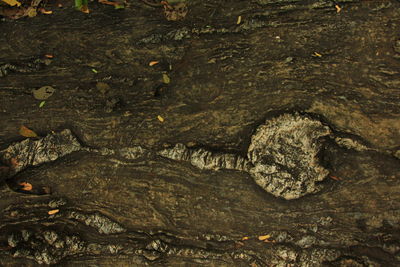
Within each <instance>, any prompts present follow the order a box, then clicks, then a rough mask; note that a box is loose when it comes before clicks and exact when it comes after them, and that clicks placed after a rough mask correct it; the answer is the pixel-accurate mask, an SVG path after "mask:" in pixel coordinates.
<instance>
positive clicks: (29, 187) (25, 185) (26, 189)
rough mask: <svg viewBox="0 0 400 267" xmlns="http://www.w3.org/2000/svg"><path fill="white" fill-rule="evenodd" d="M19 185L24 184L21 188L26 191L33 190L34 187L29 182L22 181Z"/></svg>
mask: <svg viewBox="0 0 400 267" xmlns="http://www.w3.org/2000/svg"><path fill="white" fill-rule="evenodd" d="M19 185H20V186H22V187H21V190H24V191H31V190H32V188H33V186H32V185H31V184H30V183H27V182H21V183H19Z"/></svg>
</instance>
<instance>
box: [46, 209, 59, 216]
mask: <svg viewBox="0 0 400 267" xmlns="http://www.w3.org/2000/svg"><path fill="white" fill-rule="evenodd" d="M59 211H60V210H59V209H55V210H49V211H48V212H47V213H48V214H49V215H53V214H56V213H58V212H59Z"/></svg>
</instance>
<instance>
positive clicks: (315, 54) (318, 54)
mask: <svg viewBox="0 0 400 267" xmlns="http://www.w3.org/2000/svg"><path fill="white" fill-rule="evenodd" d="M313 56H314V57H322V55H321V54H320V53H317V52H314V54H313Z"/></svg>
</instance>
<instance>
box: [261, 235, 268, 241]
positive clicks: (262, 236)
mask: <svg viewBox="0 0 400 267" xmlns="http://www.w3.org/2000/svg"><path fill="white" fill-rule="evenodd" d="M270 237H271V236H270V235H260V236H259V237H258V240H260V241H264V240H267V239H268V238H270Z"/></svg>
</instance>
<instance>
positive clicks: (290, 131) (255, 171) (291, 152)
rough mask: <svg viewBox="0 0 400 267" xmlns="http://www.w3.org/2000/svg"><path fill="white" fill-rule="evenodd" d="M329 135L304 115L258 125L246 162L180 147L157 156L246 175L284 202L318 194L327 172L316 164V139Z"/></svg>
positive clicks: (286, 117) (319, 123)
mask: <svg viewBox="0 0 400 267" xmlns="http://www.w3.org/2000/svg"><path fill="white" fill-rule="evenodd" d="M330 134H331V130H330V129H329V127H328V126H325V125H323V124H322V123H321V122H320V121H319V120H316V119H312V118H310V117H308V116H306V115H299V114H297V113H296V114H284V115H281V116H279V117H276V118H274V119H272V120H268V121H267V122H266V123H265V124H263V125H261V126H260V127H259V128H258V129H257V131H256V133H255V134H254V135H253V136H252V138H251V144H250V146H249V149H248V154H247V155H248V159H245V158H243V157H240V156H239V155H235V154H227V153H216V152H210V151H207V150H205V149H202V148H200V149H189V148H187V147H186V146H185V145H183V144H177V145H175V147H173V148H168V149H164V150H161V151H159V152H158V155H160V156H162V157H166V158H170V159H173V160H180V161H189V162H190V163H191V164H192V165H194V166H196V167H198V168H200V169H208V170H219V169H234V170H241V171H247V172H249V173H250V175H251V176H252V177H253V179H254V181H255V182H256V183H257V184H258V185H259V186H261V187H262V188H263V189H264V190H265V191H267V192H269V193H271V194H273V195H274V196H276V197H281V198H284V199H288V200H289V199H297V198H300V197H302V196H305V195H307V194H310V193H315V192H318V191H319V190H320V189H321V187H320V186H318V185H317V184H316V183H317V182H319V181H322V180H324V179H325V177H326V176H327V175H328V173H329V171H328V170H327V169H325V168H324V167H322V166H321V165H320V164H319V159H318V156H317V155H318V153H319V151H320V146H321V142H320V138H321V137H324V136H328V135H330Z"/></svg>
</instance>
